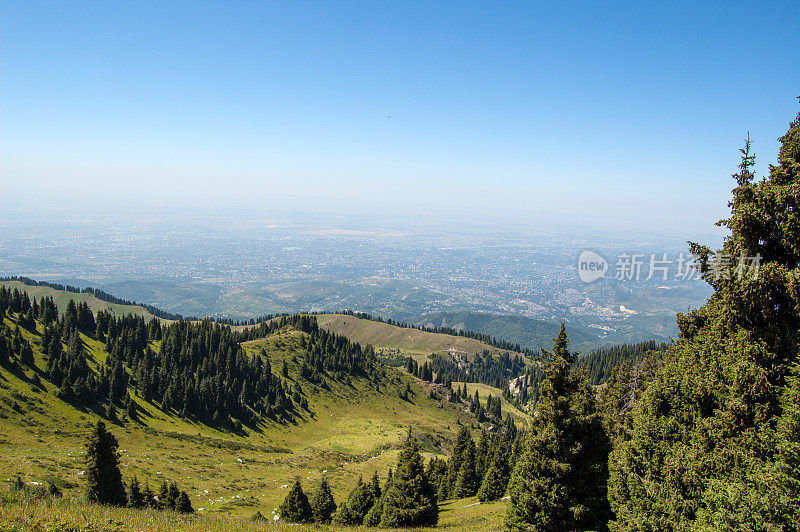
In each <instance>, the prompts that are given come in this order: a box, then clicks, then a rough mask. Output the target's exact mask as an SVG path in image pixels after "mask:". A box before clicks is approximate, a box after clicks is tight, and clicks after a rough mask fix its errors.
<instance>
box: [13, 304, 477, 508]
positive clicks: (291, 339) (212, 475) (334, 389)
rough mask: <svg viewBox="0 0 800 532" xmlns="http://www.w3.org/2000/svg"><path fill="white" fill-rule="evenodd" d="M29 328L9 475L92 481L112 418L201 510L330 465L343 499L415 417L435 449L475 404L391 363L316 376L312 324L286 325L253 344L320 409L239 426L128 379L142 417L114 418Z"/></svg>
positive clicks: (126, 452)
mask: <svg viewBox="0 0 800 532" xmlns="http://www.w3.org/2000/svg"><path fill="white" fill-rule="evenodd" d="M3 325H4V327H7V328H11V329H13V330H15V331H16V330H17V328H18V326H19V319H18V317H17V316H15V315H12V316H10V317H9V316H7V317H6V318H5V320H4V324H3ZM19 330H20V335H21V336H22V338H23V339H24V340H25V341H26V342H29V343H30V344H31V346H32V347H33V353H34V363H33V364H31V365H26V364H22V363H21V361H20V360H19V359H16V358H12V360H11V361H10V362H9V363H8V364H5V365H3V366H2V367H0V453H2V454H3V456H4V457H5V460H3V461H2V463H0V475H2V477H3V478H13V477H14V476H16V475H20V476H21V477H22V478H24V479H25V480H26V481H28V482H30V481H36V482H48V481H51V482H54V483H55V484H56V485H58V486H60V487H61V489H62V490H63V491H65V492H66V494H67V495H68V496H69V495H71V496H78V495H80V493H81V490H82V488H83V482H82V480H83V474H82V471H83V470H84V469H85V467H84V465H83V464H82V455H83V443H84V441H85V438H86V435H87V433H88V431H89V429H90V426H91V425H92V424H93V423H94V422H95V421H96V420H98V419H101V418H103V419H106V421H107V423H109V425H110V429H111V430H112V432H113V433H114V434H115V435H116V436H117V438H118V439H119V441H120V448H121V450H122V451H123V460H122V473H123V476H124V477H125V478H126V479H128V478H130V477H131V476H132V475H137V476H138V477H139V478H140V480H142V482H143V483H144V482H149V483H150V485H151V486H153V485H156V484H157V483H159V482H161V481H162V480H163V479H169V480H175V481H178V482H179V483H180V484H181V486H182V488H183V489H186V491H187V492H188V493H189V495H190V496H191V498H192V501H193V505H194V507H195V508H197V509H200V508H202V510H200V513H209V512H211V513H217V512H221V513H224V514H226V515H233V516H237V515H239V516H245V515H251V514H252V513H254V512H255V511H256V510H259V511H261V512H262V513H263V514H265V515H272V514H271V512H272V509H273V508H276V507H277V506H278V504H279V503H280V501H281V500H282V499H283V497H284V496H285V493H286V492H285V489H284V488H282V486H284V485H287V484H289V483H290V481H291V479H292V478H293V477H295V476H300V477H301V478H302V479H303V480H304V482H306V483H307V484H308V485H309V486H310V485H311V483H312V482H313V481H315V480H316V479H318V478H319V477H320V476H321V475H322V473H323V472H326V473H325V474H326V475H327V476H328V478H329V480H330V482H331V484H332V486H333V488H334V494H335V495H336V498H337V500H341V499H342V498H343V497H345V496H346V494H347V492H348V491H349V490H350V489H351V488H352V486H353V485H354V484H355V481H356V479H357V477H358V476H359V475H364V476H365V477H366V476H368V475H371V474H372V472H373V471H378V472H379V473H380V474H381V475H382V476H385V472H386V470H387V469H388V468H389V467H390V466H393V465H394V463H395V461H396V452H395V451H394V450H393V446H394V445H395V444H397V443H398V442H399V441H400V439H401V437H402V436H403V434H404V432H405V431H406V428H407V427H408V426H412V427H414V431H415V432H416V433H417V434H419V435H420V437H422V439H423V441H424V442H426V445H427V449H428V450H429V451H436V450H438V448H439V446H440V445H441V444H442V443H444V442H446V441H448V440H449V439H451V438H452V437H453V432H454V430H455V428H456V425H457V424H458V422H459V421H458V420H459V419H461V420H462V422H464V423H466V422H468V421H469V420H470V416H469V415H468V414H467V413H466V412H464V410H463V408H460V407H458V406H455V405H448V404H443V405H440V404H438V402H437V401H435V400H432V399H430V398H429V396H428V389H427V388H426V387H425V386H423V385H422V384H420V383H419V382H418V381H416V380H414V379H413V378H411V377H410V376H408V375H405V374H403V373H402V372H399V371H397V370H394V369H391V368H387V369H386V376H385V378H384V377H379V378H378V379H374V378H373V379H366V378H361V377H353V378H352V379H346V382H340V381H337V380H334V379H326V380H325V381H324V383H323V384H324V385H322V386H318V385H315V384H312V383H309V382H308V381H306V380H304V379H303V378H302V377H301V376H300V371H299V365H300V362H301V361H302V360H303V359H304V358H305V357H306V353H305V352H304V349H303V347H302V345H303V341H304V339H306V338H307V335H306V334H305V333H301V332H298V331H297V330H293V329H292V328H291V327H285V328H282V329H281V330H279V331H276V332H275V333H274V334H272V335H270V336H268V337H266V338H260V339H257V340H253V341H248V342H245V343H244V346H243V347H244V350H245V352H246V353H247V354H248V356H251V357H255V356H263V355H262V353H263V354H265V355H266V356H268V357H269V359H270V360H271V362H272V364H273V367H274V368H276V369H277V368H282V366H283V365H284V364H286V367H287V372H286V375H287V376H286V377H281V378H282V379H283V380H284V382H285V383H286V384H287V386H290V387H293V386H294V385H295V384H296V383H301V384H302V388H303V391H304V394H305V397H307V399H308V404H309V406H308V410H301V413H300V415H298V416H296V417H295V418H294V419H292V421H291V422H285V423H279V422H277V421H274V420H271V419H261V421H260V422H258V423H257V424H255V425H252V426H245V427H244V428H243V429H242V430H241V431H233V430H231V429H229V428H227V426H224V425H222V426H213V425H208V424H205V423H201V422H199V421H197V420H195V419H192V418H191V417H188V418H187V417H185V416H182V415H180V414H179V413H178V412H176V411H174V410H168V411H165V410H164V409H163V408H162V405H161V404H159V403H158V402H156V401H152V400H151V401H145V400H144V399H143V398H142V396H141V395H140V394H139V391H138V389H137V388H136V387H134V386H128V390H127V391H128V394H129V395H130V397H131V400H132V401H133V402H134V403H135V404H136V409H137V411H138V417H139V421H131V420H129V419H125V416H124V414H123V413H122V412H120V413H119V417H120V421H117V422H115V423H114V422H109V420H108V418H107V416H106V414H105V412H104V409H103V408H99V407H97V406H95V405H83V404H81V403H79V402H74V401H73V402H72V403H69V402H65V401H63V400H62V399H60V398H59V397H58V394H59V389H58V388H57V387H56V386H55V385H53V384H52V383H51V382H49V380H48V376H47V373H46V368H47V360H46V358H45V354H44V353H43V351H42V349H41V346H40V342H41V341H42V337H43V335H44V328H43V326H42V324H41V323H38V322H37V323H36V327H35V329H32V330H26V329H24V328H19ZM79 338H80V342H81V343H82V345H83V349H84V352H85V354H86V358H87V361H88V364H89V367H90V370H91V371H92V372H95V373H96V372H97V371H98V369H99V368H100V367H101V366H104V365H105V364H106V362H107V359H108V358H109V356H110V355H109V353H107V352H106V350H105V345H104V344H103V343H101V342H99V341H97V340H96V339H95V338H93V337H91V336H88V335H86V334H84V333H79ZM150 345H151V347H152V348H153V349H154V350H155V351H156V352H158V350H159V349H160V347H161V346H160V343H159V342H158V341H155V342H151V344H150ZM128 369H129V368H128ZM376 375H381V374H380V373H378V374H376ZM406 389H410V390H411V394H410V396H409V399H408V400H406V399H403V398H401V395H403V392H404V391H405V390H406ZM472 419H474V418H472Z"/></svg>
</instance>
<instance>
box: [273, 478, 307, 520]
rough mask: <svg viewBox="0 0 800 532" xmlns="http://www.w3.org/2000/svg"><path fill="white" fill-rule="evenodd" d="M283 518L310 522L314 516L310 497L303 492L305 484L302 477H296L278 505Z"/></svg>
mask: <svg viewBox="0 0 800 532" xmlns="http://www.w3.org/2000/svg"><path fill="white" fill-rule="evenodd" d="M278 511H279V512H280V516H281V519H283V520H284V521H287V522H289V523H308V522H310V521H311V519H312V518H313V515H312V512H311V504H310V503H309V502H308V497H307V496H306V494H305V493H303V486H301V485H300V479H299V478H296V479H295V480H294V482H293V483H292V487H291V489H290V490H289V493H287V494H286V498H285V499H283V502H282V503H281V505H280V506H279V507H278Z"/></svg>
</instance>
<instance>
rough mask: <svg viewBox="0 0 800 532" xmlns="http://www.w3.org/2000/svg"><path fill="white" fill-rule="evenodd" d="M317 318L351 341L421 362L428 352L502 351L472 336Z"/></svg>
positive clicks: (334, 317) (324, 316)
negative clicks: (410, 357)
mask: <svg viewBox="0 0 800 532" xmlns="http://www.w3.org/2000/svg"><path fill="white" fill-rule="evenodd" d="M317 321H318V323H319V325H320V327H323V328H325V329H327V330H329V331H331V332H335V333H336V334H340V335H342V336H346V337H347V338H349V339H350V340H351V341H354V342H358V343H360V344H362V345H363V344H369V345H372V346H373V347H375V349H376V350H394V351H396V352H398V353H399V354H401V355H403V356H412V357H414V359H416V360H417V361H418V362H420V363H421V362H423V361H424V360H425V358H427V356H428V355H429V354H431V353H438V354H442V355H446V354H450V353H453V354H456V355H461V356H469V355H474V354H476V353H482V352H484V351H489V352H491V353H501V352H502V351H503V350H502V349H498V348H496V347H493V346H490V345H489V344H486V343H484V342H481V341H479V340H475V339H473V338H467V337H463V336H453V335H449V334H440V333H433V332H427V331H421V330H419V329H414V328H406V327H398V326H396V325H389V324H388V323H381V322H377V321H372V320H367V319H363V318H357V317H355V316H348V315H345V314H322V315H319V316H317Z"/></svg>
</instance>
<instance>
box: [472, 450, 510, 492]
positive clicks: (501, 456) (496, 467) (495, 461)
mask: <svg viewBox="0 0 800 532" xmlns="http://www.w3.org/2000/svg"><path fill="white" fill-rule="evenodd" d="M508 453H509V449H508V445H507V444H506V443H505V442H502V441H501V442H499V443H498V445H497V447H496V448H495V450H494V456H493V457H492V460H491V464H490V465H489V470H488V471H487V472H486V475H485V476H484V478H483V482H482V483H481V487H480V489H479V490H478V500H479V501H481V502H491V501H496V500H498V499H500V498H501V497H503V495H505V493H506V488H507V487H508V481H509V478H510V477H511V468H510V467H509V464H508Z"/></svg>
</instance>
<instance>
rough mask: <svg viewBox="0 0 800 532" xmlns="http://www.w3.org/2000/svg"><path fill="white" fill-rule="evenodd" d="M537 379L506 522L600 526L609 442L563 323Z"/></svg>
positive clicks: (526, 526) (513, 525)
mask: <svg viewBox="0 0 800 532" xmlns="http://www.w3.org/2000/svg"><path fill="white" fill-rule="evenodd" d="M554 340H555V345H554V348H553V352H552V353H546V354H547V355H548V358H549V359H550V360H549V363H548V365H547V368H546V370H545V376H546V377H545V380H544V382H543V383H542V385H541V389H540V390H541V391H540V397H539V402H538V403H537V407H536V413H535V415H534V418H533V427H532V430H531V432H530V433H529V436H528V437H527V440H526V441H525V444H524V450H523V452H522V455H521V456H520V458H519V460H518V461H517V463H516V466H515V467H514V472H513V474H512V477H511V482H510V486H509V496H510V498H511V500H510V504H509V507H508V512H507V514H506V526H507V527H508V528H510V529H512V530H599V529H604V528H605V527H606V523H607V521H608V518H609V509H608V501H607V500H606V483H607V476H608V472H607V465H606V464H607V460H608V452H609V450H610V444H609V442H608V438H607V436H606V434H605V431H604V430H603V425H602V422H601V419H600V416H599V414H598V413H597V412H596V408H595V404H594V394H593V392H592V391H591V390H590V388H589V386H588V384H587V383H586V381H585V379H584V378H583V377H582V375H581V374H579V373H577V372H575V371H572V369H571V368H572V365H573V363H574V362H575V355H574V354H572V353H570V352H569V349H568V342H569V340H568V339H567V333H566V330H565V327H564V325H563V324H562V325H561V330H560V331H559V333H558V335H557V336H556V338H555V339H554Z"/></svg>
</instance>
